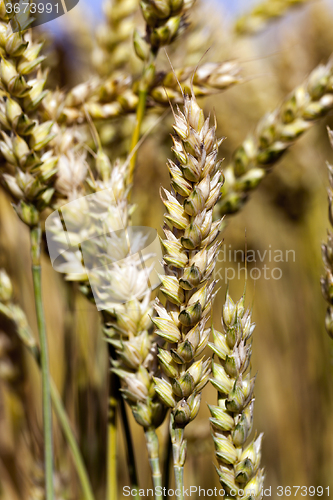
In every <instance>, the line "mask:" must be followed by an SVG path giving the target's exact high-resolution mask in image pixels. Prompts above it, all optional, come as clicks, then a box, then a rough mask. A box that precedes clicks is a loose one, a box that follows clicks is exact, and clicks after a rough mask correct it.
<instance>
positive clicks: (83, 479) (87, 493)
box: [50, 378, 94, 500]
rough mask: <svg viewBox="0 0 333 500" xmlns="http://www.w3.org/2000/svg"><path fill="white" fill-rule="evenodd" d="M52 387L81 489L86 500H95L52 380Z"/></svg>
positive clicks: (52, 394)
mask: <svg viewBox="0 0 333 500" xmlns="http://www.w3.org/2000/svg"><path fill="white" fill-rule="evenodd" d="M50 385H51V398H52V403H53V407H54V410H55V412H56V414H57V417H58V419H59V422H60V425H61V428H62V431H63V433H64V435H65V438H66V440H67V443H68V445H69V447H70V450H71V452H72V457H73V461H74V464H75V468H76V472H77V475H78V476H79V479H80V483H81V488H82V492H83V495H84V498H85V500H94V494H93V492H92V488H91V484H90V481H89V477H88V473H87V470H86V467H85V465H84V462H83V459H82V455H81V453H80V450H79V447H78V444H77V442H76V439H75V436H74V433H73V430H72V428H71V424H70V422H69V420H68V416H67V413H66V410H65V408H64V405H63V403H62V401H61V398H60V395H59V392H58V390H57V388H56V385H55V383H54V382H53V380H52V378H51V379H50Z"/></svg>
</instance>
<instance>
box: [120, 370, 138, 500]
mask: <svg viewBox="0 0 333 500" xmlns="http://www.w3.org/2000/svg"><path fill="white" fill-rule="evenodd" d="M117 378H118V377H117ZM119 406H120V414H121V421H122V423H123V428H124V434H125V443H126V457H127V464H128V473H129V476H130V483H131V489H132V490H136V491H137V493H136V495H135V496H134V498H135V499H136V500H139V499H140V497H139V492H138V486H139V482H138V475H137V470H136V464H135V456H134V446H133V440H132V434H131V429H130V426H129V422H128V417H127V412H126V407H125V402H124V399H123V398H122V397H120V398H119Z"/></svg>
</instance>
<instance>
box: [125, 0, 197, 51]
mask: <svg viewBox="0 0 333 500" xmlns="http://www.w3.org/2000/svg"><path fill="white" fill-rule="evenodd" d="M194 3H195V0H141V2H140V6H141V11H142V15H143V17H144V19H145V21H146V34H145V36H144V37H141V36H140V35H139V33H138V32H136V33H135V35H134V47H135V49H136V53H137V55H138V56H139V57H140V58H141V59H143V60H146V59H147V56H148V54H149V51H150V50H152V52H153V53H157V51H158V50H159V49H160V48H161V47H164V46H165V45H170V44H171V43H172V42H173V41H174V40H175V39H176V38H177V36H178V35H179V34H180V33H181V32H182V31H183V30H184V28H185V19H186V18H185V16H186V13H187V11H189V10H190V9H191V8H192V7H193V5H194ZM149 46H150V48H151V49H149Z"/></svg>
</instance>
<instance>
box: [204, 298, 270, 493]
mask: <svg viewBox="0 0 333 500" xmlns="http://www.w3.org/2000/svg"><path fill="white" fill-rule="evenodd" d="M222 321H223V332H222V333H221V332H218V331H217V330H214V329H213V338H214V342H212V343H210V344H209V345H210V347H211V349H212V350H213V351H214V354H215V355H216V356H217V358H218V362H217V361H216V360H213V363H212V379H211V383H212V384H213V386H214V387H215V388H216V389H217V390H218V404H217V406H209V409H210V413H211V415H212V417H211V419H210V422H211V426H212V435H213V439H214V444H215V455H216V458H217V461H218V466H217V467H216V470H217V473H218V475H219V478H220V482H221V485H222V486H223V488H224V490H225V491H226V498H229V497H230V498H236V499H238V498H245V499H246V500H259V499H261V498H262V488H263V470H262V469H260V468H259V466H260V458H261V451H260V450H261V440H262V434H260V436H259V437H258V438H255V439H253V440H252V442H251V443H250V444H248V445H246V441H247V439H248V437H249V436H250V434H251V431H252V422H253V404H254V399H253V388H254V382H255V377H252V378H251V375H250V373H248V374H246V372H247V369H248V367H249V364H250V359H251V344H250V339H251V337H252V333H253V330H254V327H255V325H254V323H251V313H250V311H249V310H247V311H245V309H244V296H243V297H242V298H241V299H240V300H239V302H237V303H236V304H235V303H234V302H233V301H232V299H231V298H230V296H229V294H228V292H227V296H226V301H225V304H224V306H223V316H222Z"/></svg>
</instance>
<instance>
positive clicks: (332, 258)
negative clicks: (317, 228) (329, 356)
mask: <svg viewBox="0 0 333 500" xmlns="http://www.w3.org/2000/svg"><path fill="white" fill-rule="evenodd" d="M328 135H329V139H330V142H331V145H332V148H333V131H332V130H330V129H328ZM327 167H328V178H329V184H330V185H329V188H328V205H329V206H328V216H329V221H330V224H331V226H332V227H333V166H332V165H330V164H329V163H327ZM321 250H322V256H323V261H324V266H325V275H324V276H323V277H322V278H321V289H322V292H323V296H324V299H325V300H326V302H327V303H328V304H329V305H328V308H327V311H326V317H325V326H326V330H327V333H328V334H329V335H330V337H332V338H333V233H332V232H331V231H328V232H327V243H323V245H322V247H321Z"/></svg>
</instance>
